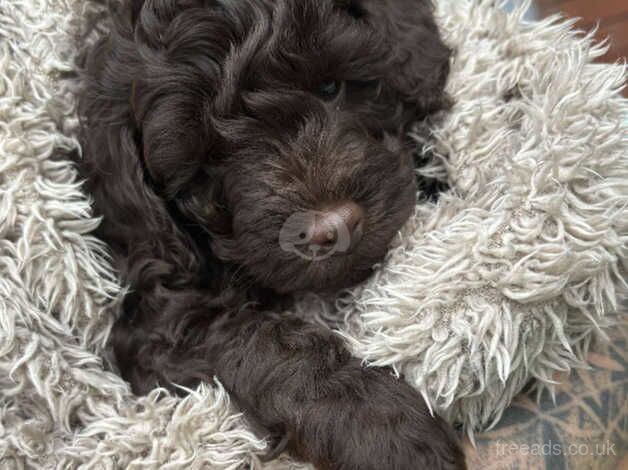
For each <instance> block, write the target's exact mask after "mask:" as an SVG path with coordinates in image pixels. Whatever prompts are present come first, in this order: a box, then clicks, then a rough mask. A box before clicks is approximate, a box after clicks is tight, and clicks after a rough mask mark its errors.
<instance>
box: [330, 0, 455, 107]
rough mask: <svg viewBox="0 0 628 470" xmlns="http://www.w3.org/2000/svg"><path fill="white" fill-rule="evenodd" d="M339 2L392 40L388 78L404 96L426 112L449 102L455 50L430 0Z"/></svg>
mask: <svg viewBox="0 0 628 470" xmlns="http://www.w3.org/2000/svg"><path fill="white" fill-rule="evenodd" d="M338 1H339V2H341V4H344V6H343V8H345V9H346V11H348V13H349V14H351V15H353V16H354V17H355V18H356V19H358V20H360V21H365V22H367V23H368V24H369V25H370V26H371V27H372V28H373V29H375V31H376V34H380V35H382V36H381V37H382V39H383V40H384V41H387V42H388V44H389V48H390V51H391V55H390V60H391V63H390V65H389V70H388V80H389V82H390V83H391V84H392V85H393V87H394V88H395V89H397V91H399V92H400V93H401V94H402V96H404V97H405V98H406V99H408V100H409V101H413V102H416V103H418V105H419V106H420V108H421V109H422V110H423V111H424V112H426V113H428V112H432V111H436V110H438V109H441V108H442V107H444V106H446V105H447V98H446V96H445V94H444V87H445V83H446V81H447V76H448V74H449V61H450V57H451V50H450V49H449V48H448V47H447V46H446V45H445V43H444V42H443V40H442V39H441V37H440V34H439V31H438V27H437V26H436V22H435V21H434V12H433V5H432V3H431V1H430V0H338Z"/></svg>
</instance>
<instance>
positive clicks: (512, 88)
mask: <svg viewBox="0 0 628 470" xmlns="http://www.w3.org/2000/svg"><path fill="white" fill-rule="evenodd" d="M494 3H495V2H493V1H488V0H483V1H476V0H456V1H454V2H448V1H442V2H441V3H439V5H438V16H439V21H440V24H441V26H442V29H443V33H444V36H445V39H446V40H447V42H448V43H449V44H450V45H451V46H452V47H453V48H454V49H455V50H456V56H455V60H454V63H453V67H452V73H451V78H450V82H449V85H448V90H449V92H450V94H451V96H452V98H453V100H454V103H455V104H454V106H453V109H452V110H451V112H450V113H449V114H448V115H447V116H446V117H445V119H444V121H443V122H441V123H440V124H437V127H436V128H435V130H434V135H433V137H432V138H431V139H430V141H429V142H418V145H420V146H424V147H425V150H426V151H429V152H430V153H432V154H434V155H436V156H437V157H441V158H437V160H438V161H439V162H440V164H434V165H432V166H431V167H430V168H429V169H427V170H425V171H427V172H436V173H438V172H439V171H440V172H445V171H446V175H447V177H448V180H449V183H450V185H451V190H449V191H448V192H446V193H445V194H443V195H442V197H441V199H440V200H439V202H438V203H437V204H435V205H434V204H429V203H425V204H421V205H419V206H417V211H416V216H415V217H414V218H413V219H412V220H411V221H410V222H409V223H408V224H407V225H406V227H405V228H404V229H403V231H402V233H401V234H400V236H399V237H398V239H397V240H396V241H395V245H394V247H393V249H392V250H391V252H390V255H389V257H388V258H387V260H386V261H385V262H384V263H382V265H381V266H380V268H379V270H378V272H377V274H376V275H375V276H374V277H373V278H372V279H370V280H369V281H367V282H366V283H365V284H364V285H362V286H360V287H358V288H355V289H353V290H349V291H346V292H344V293H343V294H342V295H340V296H339V297H338V298H337V299H321V298H318V297H316V296H308V297H307V298H304V299H301V300H300V301H299V302H298V303H297V305H296V310H297V312H298V313H299V314H300V315H306V316H308V317H309V318H312V317H316V318H317V319H318V320H321V321H326V322H328V323H330V324H332V325H334V326H336V327H337V328H338V329H339V331H340V332H341V334H343V335H344V336H345V337H346V338H347V339H348V341H349V343H350V345H351V347H352V348H353V349H354V351H355V353H356V354H358V355H359V356H360V357H364V358H365V359H367V360H368V361H371V362H373V363H375V364H388V365H392V366H394V367H395V368H396V370H398V371H399V372H400V373H403V374H404V376H405V378H406V380H408V381H409V382H410V383H411V384H412V385H414V386H416V387H417V388H418V389H419V390H420V391H421V392H422V393H423V394H424V395H425V396H426V398H427V399H428V400H429V402H430V403H431V404H432V405H433V406H434V407H435V408H436V409H438V410H439V411H441V412H443V413H444V414H445V415H446V416H447V417H449V418H450V419H451V420H454V421H458V422H462V423H464V424H465V425H466V426H467V428H468V429H473V428H481V427H483V426H486V425H489V424H490V423H491V422H493V421H494V420H496V419H498V418H499V417H500V415H501V413H502V411H503V410H504V408H505V407H506V406H508V404H509V403H510V401H511V399H512V397H513V396H514V395H515V394H516V393H518V392H519V391H520V390H521V388H522V387H523V386H524V385H525V384H526V383H527V382H528V381H529V380H531V379H536V380H537V383H538V384H540V385H541V386H549V387H551V383H552V377H553V375H554V373H555V372H556V371H562V370H569V369H570V368H572V367H576V366H579V365H581V364H582V361H583V358H584V356H585V353H586V351H587V348H588V346H589V343H590V341H591V338H592V337H593V334H594V333H595V332H598V331H601V329H600V328H601V327H603V326H604V325H605V324H606V323H607V322H608V319H609V318H610V317H609V315H610V314H612V313H613V312H614V311H615V308H616V303H615V302H616V301H615V298H616V293H615V289H616V287H617V286H619V285H620V284H621V283H622V282H624V281H625V276H626V272H627V270H628V261H627V259H628V132H627V131H628V124H627V122H628V119H626V116H627V115H628V104H627V102H626V100H624V99H622V98H621V97H620V95H619V92H618V91H619V89H620V88H621V87H622V86H623V84H624V81H625V78H626V68H625V66H622V65H592V64H591V61H592V60H593V59H595V58H596V57H599V56H601V55H602V53H603V49H602V48H601V47H599V46H592V45H591V41H590V37H582V36H579V35H577V34H576V33H574V32H573V31H571V30H570V26H571V25H572V24H571V23H569V22H567V23H564V22H558V21H556V19H548V20H545V21H543V22H540V23H525V22H523V21H522V20H521V16H522V10H519V11H517V12H515V13H514V14H512V15H507V14H505V13H504V12H503V11H502V10H500V9H499V8H498V7H496V6H495V5H494ZM100 8H102V7H101V6H100V5H99V2H98V1H97V0H2V2H1V3H0V469H2V470H4V469H10V468H29V469H31V468H43V469H53V468H60V469H66V468H68V469H74V468H79V467H80V468H86V469H88V468H94V469H96V468H99V469H127V468H128V469H179V468H181V469H190V470H191V469H200V468H212V469H214V468H215V469H225V468H229V469H235V468H240V467H242V468H254V469H261V468H276V469H280V468H297V465H296V464H294V463H291V462H290V460H289V459H287V458H284V459H282V460H281V461H279V462H273V463H272V464H265V465H264V464H262V463H261V462H260V460H259V456H261V455H262V454H263V452H264V450H265V445H266V444H265V442H264V441H263V440H262V439H261V438H258V437H256V436H255V435H254V434H253V433H252V431H251V430H250V429H249V427H248V426H247V423H246V421H245V420H244V419H243V418H242V417H241V416H240V415H239V414H237V413H236V411H235V410H233V409H232V408H231V406H230V404H229V398H228V396H227V394H226V393H225V391H224V390H223V389H222V388H221V386H220V384H218V383H214V382H210V383H208V384H206V385H202V386H201V387H199V389H198V390H196V391H194V392H193V393H192V394H191V395H189V396H188V397H187V398H184V399H181V398H177V397H173V396H171V395H169V394H168V393H166V392H164V391H155V392H154V393H152V394H151V395H150V396H147V397H141V398H140V397H134V396H133V395H131V393H130V391H129V388H128V386H127V385H126V384H125V383H124V382H123V381H122V380H121V379H120V378H119V377H117V376H116V375H115V374H114V373H112V372H109V371H108V370H110V369H109V368H106V367H105V368H104V367H103V363H104V362H106V361H104V360H103V354H104V346H105V343H106V340H107V336H108V334H109V329H110V327H111V324H112V322H113V320H114V317H115V314H116V313H115V312H116V307H117V306H118V304H119V300H120V298H121V296H122V295H123V293H124V291H123V289H122V288H121V286H120V285H119V284H118V283H117V281H116V277H115V273H114V271H113V270H112V268H111V266H110V265H109V262H108V258H107V254H106V247H104V246H102V245H101V244H99V243H98V242H97V241H96V240H94V239H93V238H91V237H90V236H89V235H87V234H88V233H89V232H90V231H91V230H93V228H94V227H95V226H96V225H97V223H98V220H96V219H94V218H93V217H92V215H91V212H90V204H89V200H88V198H87V197H86V196H85V195H84V194H83V193H82V192H81V189H80V185H79V184H78V183H77V181H76V173H75V171H74V169H73V168H72V165H71V164H70V163H69V162H68V161H67V160H66V159H65V158H64V157H63V151H62V150H67V151H70V150H72V149H76V148H77V147H78V143H77V141H76V131H77V119H76V107H75V105H76V103H75V99H74V96H73V94H72V83H71V82H70V81H67V80H63V77H64V75H65V74H66V73H68V72H71V71H72V70H73V68H74V67H73V58H74V56H75V54H76V50H77V44H76V41H75V40H74V37H75V35H76V33H77V32H78V30H79V27H80V26H81V25H84V23H85V18H88V17H90V18H94V17H96V16H97V12H98V10H99V9H100ZM417 47H420V45H417ZM334 319H335V320H334Z"/></svg>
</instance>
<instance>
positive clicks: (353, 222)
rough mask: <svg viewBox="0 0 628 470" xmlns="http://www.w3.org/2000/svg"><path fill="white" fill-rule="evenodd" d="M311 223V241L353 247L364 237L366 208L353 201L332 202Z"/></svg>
mask: <svg viewBox="0 0 628 470" xmlns="http://www.w3.org/2000/svg"><path fill="white" fill-rule="evenodd" d="M311 223H312V224H313V226H311V227H310V230H308V232H309V233H311V234H312V238H311V240H310V243H313V244H316V245H321V246H333V245H336V244H339V245H342V246H345V247H351V246H354V245H355V244H356V243H357V242H358V241H359V240H360V238H361V237H362V228H363V225H364V210H363V209H362V208H361V207H360V206H359V205H357V204H356V203H355V202H352V201H348V202H342V203H337V204H332V205H329V206H326V207H325V208H323V209H322V210H321V211H320V212H319V213H318V214H317V216H316V217H315V218H314V220H312V222H311Z"/></svg>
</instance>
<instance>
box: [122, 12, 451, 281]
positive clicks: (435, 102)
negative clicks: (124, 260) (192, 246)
mask: <svg viewBox="0 0 628 470" xmlns="http://www.w3.org/2000/svg"><path fill="white" fill-rule="evenodd" d="M129 29H130V30H131V31H132V33H133V41H134V44H135V47H136V51H135V54H137V57H138V58H139V59H138V66H137V70H136V71H135V79H134V80H133V83H132V84H131V86H130V88H131V89H130V98H129V99H130V102H131V108H132V114H133V119H134V121H135V122H136V125H137V127H138V129H139V131H140V134H141V146H142V152H141V153H142V155H143V159H144V165H145V168H146V173H147V178H149V180H150V183H151V185H152V187H153V188H154V189H155V190H156V191H157V192H158V194H159V195H160V196H161V197H163V198H164V199H166V200H167V201H168V204H169V207H171V208H172V210H175V211H177V212H178V213H179V215H180V216H181V217H182V218H183V219H184V220H185V221H186V223H192V224H195V225H197V226H199V227H201V228H202V229H203V230H204V231H205V232H206V234H207V237H209V238H210V240H211V246H212V249H213V251H214V253H215V256H217V257H218V258H220V259H221V260H223V261H225V262H228V263H233V264H236V265H238V266H239V267H240V268H241V270H242V272H245V273H247V274H248V275H249V276H250V277H252V278H253V279H255V280H256V282H258V283H260V284H262V285H264V286H266V287H269V288H273V289H275V290H277V291H281V292H289V291H295V290H301V289H313V290H326V289H337V288H339V287H343V286H346V285H348V284H352V283H355V282H357V281H359V280H360V279H362V278H364V277H365V276H366V275H367V274H368V273H369V270H370V268H371V267H372V266H373V264H374V263H376V262H377V261H379V260H381V258H382V257H383V256H384V255H385V253H386V250H387V246H388V244H389V242H390V240H391V238H392V237H393V235H394V234H395V233H396V232H397V231H398V230H399V228H400V227H401V225H402V224H403V223H404V221H405V220H406V219H407V218H408V217H409V215H410V214H411V212H412V210H413V206H414V204H415V193H416V187H415V175H414V169H413V165H412V157H411V152H410V151H409V149H408V148H409V145H408V143H407V142H406V141H405V139H404V135H405V133H406V131H407V127H408V125H409V124H410V123H412V122H414V121H416V120H417V119H418V118H421V117H422V116H425V115H426V114H427V113H429V112H431V111H434V110H436V109H438V108H439V107H440V106H441V105H442V102H443V86H444V81H445V79H446V75H447V72H448V61H449V50H448V49H447V48H446V46H445V45H444V44H443V43H442V42H441V40H440V38H439V35H438V31H437V29H436V27H435V24H434V21H433V18H432V12H431V8H430V5H429V4H428V2H427V1H421V0H414V1H413V0H236V1H226V0H204V1H201V0H187V1H185V2H171V1H166V0H161V1H160V0H156V1H152V2H143V1H136V2H134V3H133V8H132V14H131V19H130V20H129ZM113 40H114V41H115V37H114V39H113Z"/></svg>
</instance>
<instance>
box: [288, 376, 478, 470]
mask: <svg viewBox="0 0 628 470" xmlns="http://www.w3.org/2000/svg"><path fill="white" fill-rule="evenodd" d="M328 386H329V387H330V388H329V389H328V390H324V391H323V393H322V394H321V397H320V399H318V400H316V401H315V402H314V403H311V404H309V405H308V406H307V407H305V408H304V409H303V410H302V411H304V413H303V415H302V416H301V419H300V420H299V421H300V423H299V424H300V425H298V426H297V429H298V432H297V436H295V437H296V439H295V444H296V446H295V450H296V453H297V454H298V456H299V457H302V458H304V459H305V460H309V461H311V462H313V463H314V464H315V465H316V466H317V467H318V468H320V469H325V470H418V469H430V470H439V469H442V470H463V469H465V468H466V465H465V459H464V454H463V452H462V450H461V447H460V443H459V441H458V438H457V436H456V435H455V433H454V432H453V430H452V429H451V428H450V427H449V426H448V425H447V424H446V423H445V422H444V421H443V420H442V419H440V418H438V417H433V416H431V414H430V413H429V410H428V408H427V406H426V404H425V402H424V400H423V398H422V397H421V396H420V395H419V394H418V393H417V392H416V391H414V390H413V389H412V388H411V387H410V386H409V385H407V384H406V383H405V382H402V381H400V380H396V379H395V378H394V377H392V376H391V375H390V373H389V372H388V371H386V370H384V369H375V368H373V369H364V368H360V367H352V366H350V367H348V368H346V369H344V370H341V371H338V372H337V373H336V374H335V375H334V377H332V378H331V380H330V384H329V385H328Z"/></svg>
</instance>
